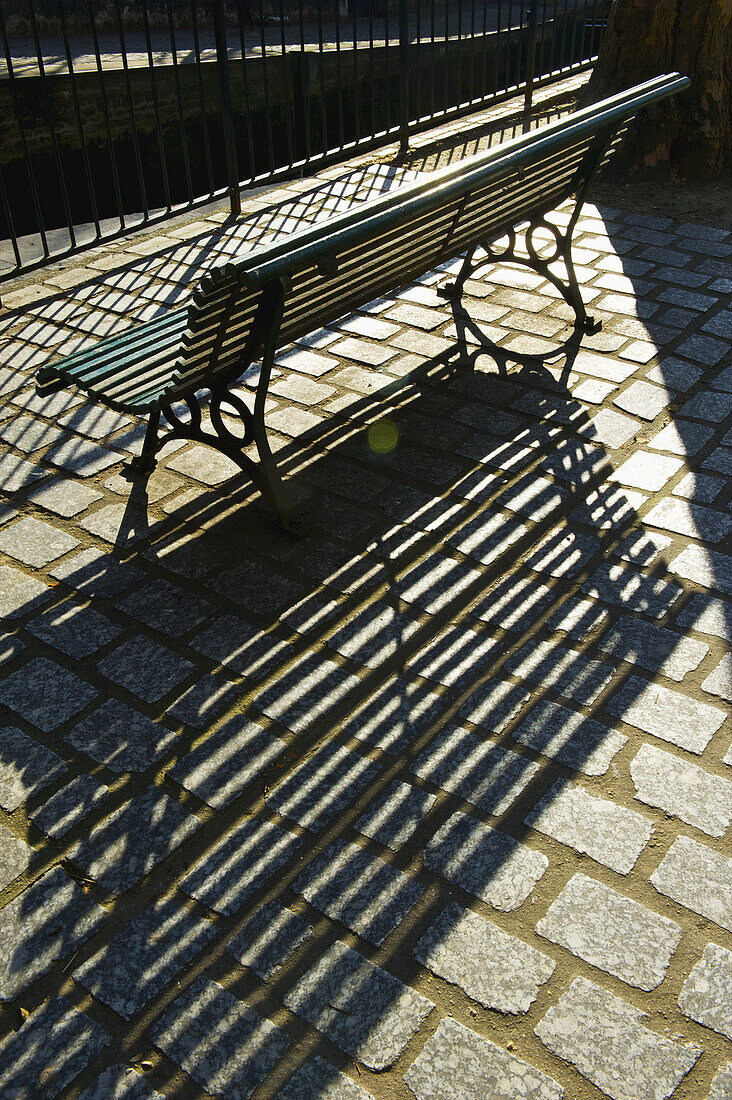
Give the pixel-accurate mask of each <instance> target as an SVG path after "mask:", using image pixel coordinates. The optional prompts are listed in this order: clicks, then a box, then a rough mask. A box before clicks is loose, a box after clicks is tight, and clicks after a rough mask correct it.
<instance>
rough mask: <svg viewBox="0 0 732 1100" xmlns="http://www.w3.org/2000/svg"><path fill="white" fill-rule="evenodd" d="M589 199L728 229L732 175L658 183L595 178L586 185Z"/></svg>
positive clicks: (731, 224) (731, 216) (731, 225)
mask: <svg viewBox="0 0 732 1100" xmlns="http://www.w3.org/2000/svg"><path fill="white" fill-rule="evenodd" d="M589 198H590V202H599V203H607V205H608V206H617V207H619V208H620V209H621V210H622V211H624V212H627V211H629V210H633V211H635V212H636V213H644V214H652V215H654V216H657V217H663V218H683V219H684V220H686V221H693V222H699V223H701V224H703V225H713V226H715V227H716V228H718V229H732V175H730V174H726V175H724V176H720V177H718V178H716V179H714V180H707V181H704V182H699V181H696V180H685V181H683V182H680V183H662V182H658V181H651V180H639V179H634V180H632V181H631V182H628V183H623V181H622V179H620V178H617V177H616V178H611V179H604V180H603V179H599V180H595V181H594V183H593V184H592V187H591V189H590V195H589Z"/></svg>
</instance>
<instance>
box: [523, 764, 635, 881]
mask: <svg viewBox="0 0 732 1100" xmlns="http://www.w3.org/2000/svg"><path fill="white" fill-rule="evenodd" d="M525 821H526V824H527V825H531V826H532V828H534V829H537V830H538V831H539V832H540V833H544V834H545V835H546V836H550V837H552V838H553V839H554V840H558V841H559V842H560V843H561V844H566V845H567V846H568V847H570V848H574V850H575V851H576V852H582V853H584V854H586V855H588V856H591V857H592V859H594V860H596V861H597V862H598V863H602V864H603V866H605V867H610V869H611V870H613V871H617V872H618V874H621V875H627V874H628V872H629V871H630V870H631V869H632V867H633V866H634V864H635V861H636V860H637V859H638V856H639V855H640V854H641V852H642V851H643V849H644V848H645V846H646V844H647V843H648V841H649V840H650V837H651V834H652V832H653V826H652V824H651V822H650V821H649V820H648V819H647V818H646V817H644V816H643V815H642V814H639V813H635V811H633V810H628V809H626V808H625V807H624V806H618V804H617V803H616V802H611V801H610V800H609V799H606V798H596V797H594V796H593V795H590V794H588V792H587V791H585V790H584V788H582V787H579V786H571V785H568V784H567V783H566V782H565V781H564V780H558V781H557V782H556V783H555V784H554V786H553V787H551V788H550V790H549V791H548V792H547V793H546V795H545V796H544V797H543V798H542V799H541V801H540V802H538V803H537V805H536V807H535V808H534V809H533V810H532V811H531V812H530V813H529V814H528V815H527V817H526V818H525Z"/></svg>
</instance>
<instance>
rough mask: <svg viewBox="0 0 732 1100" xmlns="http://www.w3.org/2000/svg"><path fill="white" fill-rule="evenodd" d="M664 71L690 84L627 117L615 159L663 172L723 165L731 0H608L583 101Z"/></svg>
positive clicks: (729, 125)
mask: <svg viewBox="0 0 732 1100" xmlns="http://www.w3.org/2000/svg"><path fill="white" fill-rule="evenodd" d="M669 72H680V73H682V74H683V75H685V76H689V77H690V78H691V87H690V88H688V89H687V90H686V91H685V92H681V93H679V95H678V96H676V97H675V98H674V99H673V100H671V101H667V102H666V103H664V104H662V105H661V106H660V107H659V108H658V109H657V110H656V111H654V112H653V114H652V115H651V116H646V117H645V118H644V119H642V120H639V121H638V122H637V123H635V124H634V126H633V127H632V129H631V132H630V133H629V135H628V137H627V138H626V141H625V143H624V146H623V147H622V151H621V152H620V154H619V157H618V161H619V163H620V164H622V165H623V167H624V169H625V170H626V171H627V170H628V168H629V167H630V166H631V165H635V166H636V169H637V170H641V169H643V168H645V169H646V170H655V174H661V175H665V176H666V177H668V176H671V178H703V177H709V176H713V175H717V174H719V173H721V172H723V171H725V170H727V169H729V168H730V166H731V164H732V2H731V0H613V3H612V6H611V8H610V14H609V18H608V26H607V31H606V34H605V38H604V40H603V43H602V47H601V49H600V56H599V58H598V60H597V64H596V66H595V69H594V71H593V74H592V77H591V79H590V82H589V85H588V89H587V94H586V97H585V99H586V101H587V102H593V101H594V100H597V99H601V98H603V97H604V96H606V95H611V94H612V93H613V92H616V91H620V90H622V89H623V88H627V87H630V85H632V84H637V83H639V82H641V81H643V80H647V79H649V78H650V77H652V76H657V75H659V74H661V73H669Z"/></svg>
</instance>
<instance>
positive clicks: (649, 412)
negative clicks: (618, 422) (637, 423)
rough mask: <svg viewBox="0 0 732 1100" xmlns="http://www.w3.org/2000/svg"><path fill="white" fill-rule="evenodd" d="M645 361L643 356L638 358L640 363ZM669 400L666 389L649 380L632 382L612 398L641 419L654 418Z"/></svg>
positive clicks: (619, 405)
mask: <svg viewBox="0 0 732 1100" xmlns="http://www.w3.org/2000/svg"><path fill="white" fill-rule="evenodd" d="M626 351H627V349H626ZM653 354H655V348H654V349H653V351H652V352H651V355H653ZM650 357H651V356H649V357H648V358H650ZM630 358H633V359H635V358H636V356H635V355H632V356H630ZM646 361H647V360H646V359H643V358H641V359H640V360H639V362H642V363H643V362H646ZM669 401H670V397H669V394H668V391H667V390H665V389H663V388H661V386H654V385H652V384H651V383H650V382H632V383H631V385H630V386H629V387H628V388H627V390H623V392H622V393H620V394H618V396H617V397H615V398H614V404H615V405H617V406H618V408H620V409H623V411H624V412H628V413H631V415H633V416H640V417H641V418H642V419H643V420H655V418H656V417H657V416H658V414H659V413H660V412H662V411H663V409H665V408H666V406H667V405H668V403H669Z"/></svg>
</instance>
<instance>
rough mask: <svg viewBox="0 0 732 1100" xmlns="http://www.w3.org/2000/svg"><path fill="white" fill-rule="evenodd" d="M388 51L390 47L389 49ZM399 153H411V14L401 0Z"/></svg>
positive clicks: (404, 2)
mask: <svg viewBox="0 0 732 1100" xmlns="http://www.w3.org/2000/svg"><path fill="white" fill-rule="evenodd" d="M387 49H388V47H387ZM399 152H400V154H402V155H403V154H405V153H408V152H409V13H408V11H407V0H399Z"/></svg>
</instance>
